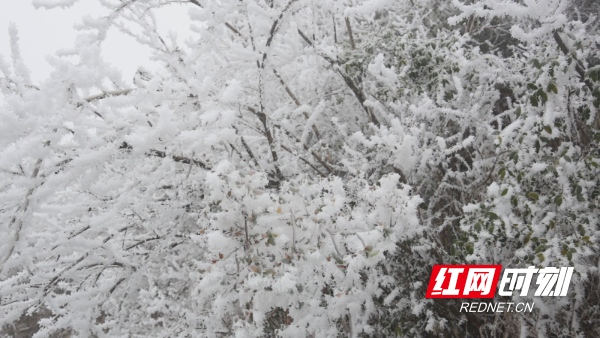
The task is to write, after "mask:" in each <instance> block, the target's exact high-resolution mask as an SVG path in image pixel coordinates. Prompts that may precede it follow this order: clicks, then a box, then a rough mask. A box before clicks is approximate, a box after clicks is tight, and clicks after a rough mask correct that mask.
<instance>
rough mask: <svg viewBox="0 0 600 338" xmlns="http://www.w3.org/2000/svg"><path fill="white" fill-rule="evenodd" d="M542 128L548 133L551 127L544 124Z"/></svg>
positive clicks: (550, 131) (550, 132)
mask: <svg viewBox="0 0 600 338" xmlns="http://www.w3.org/2000/svg"><path fill="white" fill-rule="evenodd" d="M544 130H545V131H546V132H547V133H548V134H552V127H550V126H545V127H544Z"/></svg>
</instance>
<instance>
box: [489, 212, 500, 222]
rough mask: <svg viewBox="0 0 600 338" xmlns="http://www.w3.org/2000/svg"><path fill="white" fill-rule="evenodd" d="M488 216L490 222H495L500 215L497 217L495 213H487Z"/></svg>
mask: <svg viewBox="0 0 600 338" xmlns="http://www.w3.org/2000/svg"><path fill="white" fill-rule="evenodd" d="M487 215H488V217H489V219H490V221H493V220H496V219H498V215H496V214H495V213H493V212H488V213H487Z"/></svg>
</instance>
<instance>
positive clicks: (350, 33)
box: [345, 17, 356, 50]
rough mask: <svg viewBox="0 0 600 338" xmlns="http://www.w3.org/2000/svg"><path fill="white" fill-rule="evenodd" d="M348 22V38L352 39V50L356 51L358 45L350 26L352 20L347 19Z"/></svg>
mask: <svg viewBox="0 0 600 338" xmlns="http://www.w3.org/2000/svg"><path fill="white" fill-rule="evenodd" d="M345 20H346V29H347V30H348V37H349V38H350V48H351V49H352V50H355V49H356V45H355V44H354V35H353V34H352V25H350V18H348V17H347V18H345Z"/></svg>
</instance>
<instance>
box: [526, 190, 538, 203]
mask: <svg viewBox="0 0 600 338" xmlns="http://www.w3.org/2000/svg"><path fill="white" fill-rule="evenodd" d="M527 196H528V197H529V198H531V199H532V200H534V201H537V200H538V199H539V198H540V197H539V196H538V194H536V193H534V192H530V193H529V194H527Z"/></svg>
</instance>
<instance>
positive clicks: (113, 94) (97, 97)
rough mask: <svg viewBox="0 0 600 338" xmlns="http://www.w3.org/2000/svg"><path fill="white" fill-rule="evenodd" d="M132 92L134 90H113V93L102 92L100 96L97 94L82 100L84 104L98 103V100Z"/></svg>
mask: <svg viewBox="0 0 600 338" xmlns="http://www.w3.org/2000/svg"><path fill="white" fill-rule="evenodd" d="M133 90H134V88H130V89H122V90H114V91H110V92H104V93H102V94H98V95H94V96H89V97H86V98H84V99H83V100H84V101H86V102H92V101H98V100H102V99H105V98H107V97H110V96H121V95H127V94H129V93H131V91H133Z"/></svg>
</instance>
